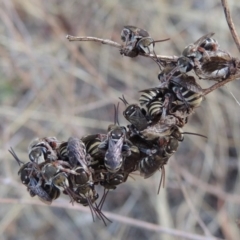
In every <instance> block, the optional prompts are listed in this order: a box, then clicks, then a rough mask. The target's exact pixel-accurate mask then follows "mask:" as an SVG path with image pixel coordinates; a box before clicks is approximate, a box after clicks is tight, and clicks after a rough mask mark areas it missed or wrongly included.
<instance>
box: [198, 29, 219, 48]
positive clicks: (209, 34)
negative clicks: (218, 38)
mask: <svg viewBox="0 0 240 240" xmlns="http://www.w3.org/2000/svg"><path fill="white" fill-rule="evenodd" d="M214 34H215V33H213V32H211V33H207V34H205V35H203V36H202V37H200V38H199V39H198V40H197V41H196V42H194V45H196V46H200V45H201V44H202V43H203V42H204V41H205V40H206V39H207V38H210V37H212V36H213V35H214Z"/></svg>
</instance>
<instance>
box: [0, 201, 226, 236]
mask: <svg viewBox="0 0 240 240" xmlns="http://www.w3.org/2000/svg"><path fill="white" fill-rule="evenodd" d="M0 203H1V204H27V205H39V206H45V207H49V206H48V205H46V204H44V203H42V202H40V201H36V200H32V199H31V200H28V199H16V198H15V199H14V198H0ZM51 207H57V208H64V209H73V210H75V211H76V210H79V211H83V212H89V211H90V210H89V208H86V207H83V206H80V205H74V206H73V205H71V204H69V202H68V201H60V200H57V201H55V202H53V203H52V204H51ZM104 214H105V215H106V216H107V217H109V218H111V219H113V220H116V221H118V222H121V223H124V224H129V225H132V226H135V227H139V228H142V229H147V230H149V231H155V232H161V233H166V234H169V235H172V236H177V237H182V238H184V239H190V240H222V239H221V238H216V237H209V236H201V235H198V234H194V233H188V232H185V231H181V230H176V229H171V228H166V227H162V226H159V225H156V224H153V223H149V222H145V221H141V220H137V219H134V218H130V217H125V216H121V215H118V214H114V213H110V212H105V211H104Z"/></svg>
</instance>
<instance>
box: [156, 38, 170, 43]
mask: <svg viewBox="0 0 240 240" xmlns="http://www.w3.org/2000/svg"><path fill="white" fill-rule="evenodd" d="M168 40H170V38H165V39H160V40H155V41H153V42H154V43H156V42H165V41H168Z"/></svg>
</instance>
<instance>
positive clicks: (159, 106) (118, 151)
mask: <svg viewBox="0 0 240 240" xmlns="http://www.w3.org/2000/svg"><path fill="white" fill-rule="evenodd" d="M212 35H213V33H209V34H207V35H205V36H203V37H201V38H200V39H199V40H197V41H196V42H195V43H194V44H190V45H188V46H187V47H186V48H185V49H184V50H183V52H182V55H181V56H180V57H179V58H178V60H177V62H163V61H161V60H159V59H158V58H157V55H156V53H155V51H154V45H155V43H156V42H160V41H165V40H168V39H164V40H158V41H154V40H153V39H152V38H151V37H150V36H149V34H148V32H147V31H146V30H143V29H140V28H137V27H134V26H126V27H124V28H123V30H122V32H121V39H122V40H123V42H124V45H123V47H122V49H121V50H120V53H121V54H123V55H125V56H128V57H136V56H137V55H139V54H153V55H152V56H153V60H154V61H155V62H156V63H157V64H158V65H159V68H160V70H161V72H160V73H159V74H158V80H159V82H160V84H159V86H158V87H155V88H149V89H144V90H142V91H140V94H141V95H140V98H139V101H138V103H133V104H130V103H128V101H127V100H126V98H125V97H124V96H122V97H121V98H119V99H120V100H121V101H122V102H123V103H124V105H125V110H124V111H123V116H124V117H125V118H126V120H127V121H128V122H129V125H127V127H125V126H121V125H120V124H119V121H118V106H119V105H117V106H115V105H114V109H115V116H114V123H113V124H111V125H109V126H108V129H107V131H106V133H104V134H93V135H87V136H84V137H82V138H77V137H70V138H69V139H68V141H65V142H61V141H58V140H57V139H56V138H55V137H45V138H41V139H36V140H34V141H33V142H31V144H30V145H29V148H28V154H29V160H30V161H29V162H27V163H23V162H22V161H21V160H20V159H19V158H18V156H17V155H16V153H15V152H14V150H13V149H10V150H9V151H10V153H11V154H12V155H13V157H14V158H15V160H16V161H17V162H18V164H19V165H20V166H21V167H20V170H19V172H18V174H19V175H20V178H21V181H22V183H23V184H24V185H25V186H26V187H27V190H28V191H29V193H30V195H31V196H32V197H34V196H38V197H39V198H40V200H42V201H43V202H45V203H47V204H50V203H51V202H52V201H53V200H55V199H57V198H58V197H59V196H60V193H61V192H62V193H64V194H66V195H68V196H69V198H70V201H71V202H72V203H73V202H77V203H79V204H82V205H83V206H89V207H90V210H91V212H92V216H93V219H94V216H95V215H96V216H97V217H98V218H100V219H102V220H103V222H104V223H105V224H106V221H105V220H108V218H107V217H106V216H105V215H104V214H103V213H102V211H101V209H102V206H103V203H104V201H105V199H106V196H107V193H108V191H109V190H114V189H116V187H117V186H118V185H119V184H121V183H123V182H126V180H127V179H128V176H129V174H131V173H132V172H134V171H139V172H140V175H141V176H143V177H144V178H148V177H150V176H152V175H153V174H154V173H155V172H156V171H158V170H162V176H161V180H160V184H159V189H158V192H159V190H160V186H161V184H162V183H163V184H164V178H165V171H164V165H165V164H166V163H167V162H168V159H169V158H170V157H171V156H172V155H173V154H174V153H175V152H176V151H177V149H178V147H179V144H180V143H181V142H182V141H183V139H184V134H194V133H188V132H184V131H183V129H182V128H183V127H184V125H185V124H186V123H187V122H188V117H189V116H190V115H191V114H192V113H193V112H194V109H195V108H197V107H198V106H200V104H201V102H202V100H203V89H202V88H201V86H200V85H199V84H198V83H197V82H196V79H195V77H194V76H192V75H189V74H188V73H189V72H190V71H191V70H194V71H195V73H196V75H197V76H198V77H199V78H202V79H210V80H222V79H224V78H226V77H228V76H229V75H231V74H234V73H235V71H236V69H237V68H238V62H237V60H236V59H234V58H232V57H231V56H230V55H229V54H228V53H226V52H224V51H223V50H220V49H219V45H218V43H217V41H216V40H214V39H212V38H211V37H212ZM195 135H199V136H202V135H200V134H195ZM202 137H204V136H202ZM97 185H99V186H101V187H103V189H104V190H103V196H102V197H101V199H100V201H99V202H98V203H96V201H97V199H98V198H99V195H98V193H97V191H96V188H95V187H96V186H97ZM108 221H109V220H108Z"/></svg>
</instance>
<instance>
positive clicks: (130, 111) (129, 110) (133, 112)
mask: <svg viewBox="0 0 240 240" xmlns="http://www.w3.org/2000/svg"><path fill="white" fill-rule="evenodd" d="M119 99H120V100H121V101H122V102H123V103H124V104H125V106H126V109H125V110H124V111H123V116H124V117H125V118H126V119H127V120H128V121H129V122H130V123H131V125H130V126H128V127H129V128H130V129H131V131H132V132H138V131H141V130H143V129H145V128H147V126H148V125H149V123H150V119H148V116H147V112H146V111H145V109H143V108H141V107H139V106H138V104H129V103H128V102H127V100H126V99H125V97H124V96H122V98H119Z"/></svg>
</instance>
